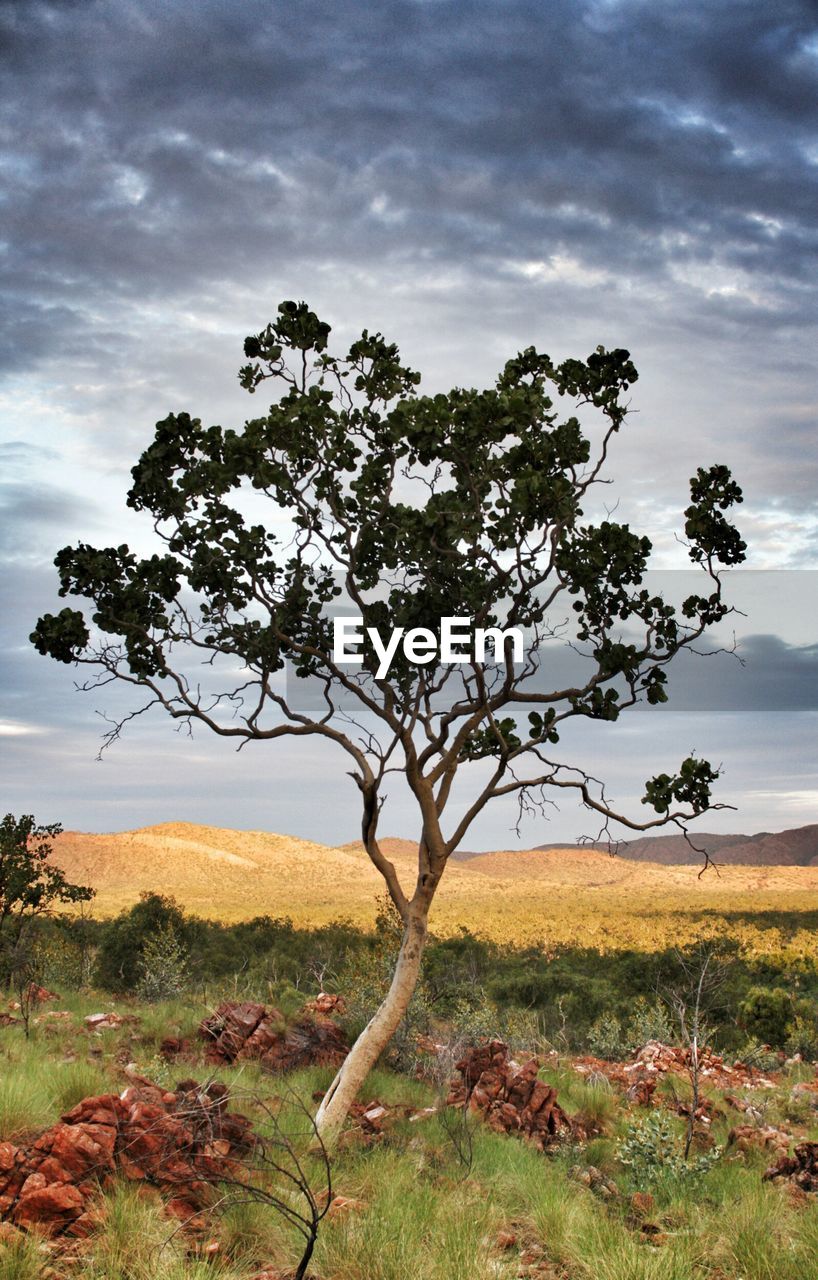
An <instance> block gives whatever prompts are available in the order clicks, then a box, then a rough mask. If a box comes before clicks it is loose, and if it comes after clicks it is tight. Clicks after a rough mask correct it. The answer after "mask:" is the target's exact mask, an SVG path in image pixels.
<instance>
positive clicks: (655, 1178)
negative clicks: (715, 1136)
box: [617, 1110, 721, 1188]
mask: <svg viewBox="0 0 818 1280" xmlns="http://www.w3.org/2000/svg"><path fill="white" fill-rule="evenodd" d="M720 1155H721V1151H720V1150H719V1149H718V1148H716V1147H714V1148H713V1149H712V1150H710V1151H705V1152H702V1153H700V1154H699V1155H696V1156H693V1157H691V1158H689V1159H687V1160H685V1158H684V1154H683V1149H682V1144H681V1142H680V1139H679V1136H678V1134H677V1133H676V1132H675V1130H674V1128H673V1126H672V1124H671V1121H670V1119H669V1117H668V1116H667V1115H665V1114H664V1112H662V1111H658V1110H657V1111H650V1112H648V1114H647V1115H646V1116H642V1117H640V1118H639V1119H638V1120H634V1121H633V1122H632V1123H631V1124H630V1125H629V1126H628V1128H627V1131H626V1133H625V1136H624V1137H623V1139H622V1140H621V1142H620V1143H619V1146H618V1149H617V1156H618V1158H619V1163H620V1164H623V1165H624V1166H625V1168H626V1169H629V1170H630V1172H631V1177H632V1178H633V1181H634V1182H635V1184H636V1185H637V1187H640V1188H641V1187H646V1186H652V1185H654V1184H656V1183H658V1182H661V1181H663V1180H666V1179H670V1180H672V1181H677V1182H688V1183H689V1182H697V1181H698V1180H699V1179H701V1178H702V1177H703V1176H704V1175H705V1174H706V1173H707V1172H708V1171H709V1170H710V1169H712V1167H713V1165H714V1164H715V1163H716V1161H717V1160H718V1159H719V1157H720Z"/></svg>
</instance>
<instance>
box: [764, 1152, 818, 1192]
mask: <svg viewBox="0 0 818 1280" xmlns="http://www.w3.org/2000/svg"><path fill="white" fill-rule="evenodd" d="M762 1178H763V1179H764V1181H765V1182H772V1181H774V1180H775V1179H776V1178H787V1179H788V1180H789V1181H790V1182H792V1183H794V1185H795V1186H796V1187H799V1188H800V1189H801V1191H813V1192H818V1142H799V1143H798V1145H797V1146H796V1148H795V1150H794V1151H793V1153H792V1155H791V1156H788V1155H781V1156H779V1158H778V1160H777V1161H776V1162H775V1164H774V1165H771V1166H770V1168H769V1169H766V1170H765V1171H764V1173H763V1174H762Z"/></svg>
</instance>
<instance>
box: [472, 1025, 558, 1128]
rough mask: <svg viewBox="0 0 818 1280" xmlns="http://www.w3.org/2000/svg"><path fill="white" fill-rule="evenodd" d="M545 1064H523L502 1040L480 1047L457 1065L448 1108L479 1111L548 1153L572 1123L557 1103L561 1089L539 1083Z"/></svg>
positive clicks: (492, 1124) (495, 1124) (493, 1123)
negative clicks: (552, 1143)
mask: <svg viewBox="0 0 818 1280" xmlns="http://www.w3.org/2000/svg"><path fill="white" fill-rule="evenodd" d="M539 1069H540V1064H539V1061H538V1060H537V1059H536V1058H530V1059H529V1060H528V1061H527V1062H525V1063H523V1064H522V1065H520V1064H519V1063H517V1062H514V1061H513V1060H512V1059H511V1058H510V1057H509V1051H508V1046H507V1045H505V1044H503V1043H502V1041H500V1040H492V1041H490V1042H489V1043H488V1044H483V1045H478V1046H477V1047H476V1048H474V1049H471V1050H470V1051H469V1052H468V1053H467V1054H466V1056H465V1057H464V1058H462V1059H461V1060H460V1062H458V1063H456V1064H455V1070H456V1071H457V1072H458V1074H459V1077H460V1078H459V1079H458V1078H457V1077H455V1079H454V1080H453V1081H452V1083H451V1087H450V1090H449V1096H448V1098H447V1103H448V1104H449V1105H450V1106H459V1107H468V1108H469V1109H470V1110H471V1111H476V1112H479V1113H480V1114H481V1115H482V1116H483V1117H484V1118H485V1120H486V1122H487V1123H488V1125H489V1126H490V1127H491V1128H492V1129H495V1130H496V1131H498V1132H500V1133H519V1134H522V1135H524V1136H525V1137H526V1138H529V1139H530V1140H531V1141H532V1142H533V1143H534V1144H535V1145H536V1146H538V1147H540V1148H544V1147H545V1146H547V1145H548V1144H549V1143H551V1142H553V1141H554V1140H555V1138H557V1137H558V1135H559V1134H560V1133H562V1132H570V1130H571V1122H570V1121H569V1119H568V1117H567V1115H566V1114H565V1112H564V1111H563V1109H562V1107H561V1106H560V1105H559V1103H558V1102H557V1093H556V1090H555V1089H553V1088H552V1087H551V1085H549V1084H546V1083H545V1081H544V1080H540V1079H539Z"/></svg>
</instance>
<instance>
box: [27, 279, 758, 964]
mask: <svg viewBox="0 0 818 1280" xmlns="http://www.w3.org/2000/svg"><path fill="white" fill-rule="evenodd" d="M329 336H330V328H329V325H327V324H326V323H324V322H323V321H321V320H320V319H319V318H318V316H317V315H316V314H315V313H314V312H313V311H311V310H310V308H309V307H308V306H307V305H306V303H303V302H299V303H295V302H283V303H282V304H281V305H280V306H279V309H278V314H277V318H276V319H275V321H274V322H273V323H271V324H269V325H268V326H267V327H266V328H265V329H264V330H263V331H262V332H260V333H258V334H256V335H254V336H252V337H249V338H248V339H247V340H246V342H245V355H246V358H247V361H248V363H246V364H245V365H244V367H243V368H242V369H241V371H240V375H239V376H240V381H241V384H242V386H243V387H245V388H246V390H247V391H248V392H250V393H251V394H255V393H257V392H259V391H260V390H261V389H262V388H263V387H264V386H265V385H268V384H269V385H272V386H273V387H274V388H277V390H278V398H277V399H276V400H274V402H273V403H272V404H271V405H270V406H269V408H267V409H266V411H264V412H262V413H261V414H260V415H259V416H258V417H254V418H250V419H249V420H248V421H247V422H246V423H245V425H244V427H243V428H242V429H240V430H234V429H232V428H227V429H225V428H222V427H221V426H209V427H207V426H204V425H203V424H202V421H201V420H200V419H199V418H196V417H192V416H190V414H188V413H184V412H183V413H174V414H170V415H169V416H168V417H167V418H165V419H164V420H163V421H161V422H159V423H158V424H157V426H156V431H155V435H154V439H153V441H152V443H151V444H150V445H149V446H148V447H147V449H146V450H145V451H144V453H143V454H142V456H141V458H140V460H139V461H138V463H137V464H136V466H135V467H134V469H133V472H132V475H133V485H132V488H131V490H130V493H129V495H128V505H129V506H130V507H131V508H133V509H134V510H136V511H143V512H145V513H146V514H147V515H148V516H149V517H150V518H151V519H152V521H153V525H154V528H155V531H156V534H157V535H158V537H159V539H160V540H161V543H162V546H161V548H160V549H159V550H158V551H157V552H156V553H154V554H152V555H149V556H143V557H140V556H137V555H136V554H135V553H134V552H133V551H131V550H130V548H129V547H128V546H126V545H121V546H117V547H105V548H101V549H97V548H94V547H92V546H89V545H86V544H81V545H79V546H77V547H66V548H64V549H63V550H62V551H60V552H59V554H58V555H57V558H56V565H57V568H58V571H59V577H60V594H61V595H63V596H70V597H78V598H80V599H81V600H83V599H84V600H86V601H90V602H91V606H92V608H91V612H90V617H86V615H85V613H84V612H83V611H82V610H80V609H76V608H70V607H68V608H64V609H62V611H61V612H59V613H57V614H46V615H45V616H44V617H42V618H41V619H40V620H39V622H38V623H37V626H36V628H35V631H34V633H33V635H32V640H33V643H34V644H35V646H36V647H37V649H38V650H39V651H40V652H41V653H43V654H50V655H51V656H52V657H54V658H56V659H58V660H59V661H61V662H65V663H78V664H80V665H85V666H90V667H91V668H93V669H94V671H95V674H94V675H93V676H92V677H91V679H90V680H89V681H88V682H87V683H86V686H85V687H87V688H95V687H100V686H104V685H106V684H108V683H110V682H111V681H114V680H118V681H122V682H126V683H128V684H130V685H132V686H134V687H135V688H137V689H142V690H144V691H145V692H146V694H147V698H146V701H145V702H144V703H143V704H142V705H141V706H140V707H138V708H137V709H136V710H134V711H133V712H130V713H129V714H128V715H127V716H125V717H124V718H120V719H119V720H117V721H116V722H115V723H113V725H112V727H111V729H110V733H109V735H108V737H109V740H113V739H115V738H116V737H117V736H118V735H119V733H120V730H121V728H122V725H123V724H124V723H125V721H126V720H129V719H131V718H133V716H134V715H138V714H141V712H142V711H143V710H146V709H148V708H149V707H152V706H158V707H161V708H163V709H164V710H165V711H166V712H167V713H168V714H169V715H170V716H171V717H173V718H174V719H175V720H177V721H181V722H183V723H185V722H186V723H188V724H194V723H196V722H199V723H202V724H204V725H206V726H207V727H208V728H210V729H211V730H213V731H214V732H215V733H217V734H219V735H221V736H222V737H224V738H227V739H234V740H236V741H237V742H238V743H239V744H242V743H244V742H247V741H253V740H257V741H261V740H273V739H277V738H287V737H292V736H299V737H300V736H306V735H312V734H315V735H320V736H321V737H322V738H324V739H326V740H328V741H329V742H331V743H333V744H335V745H336V746H337V747H338V748H340V749H341V751H342V752H344V753H345V754H346V756H347V758H348V760H349V761H350V762H351V768H350V772H351V774H352V776H353V778H354V780H355V783H356V784H357V786H358V788H359V790H360V793H361V798H362V802H363V815H362V837H363V841H364V845H365V848H366V850H367V852H368V854H369V856H370V858H371V859H372V861H373V862H374V863H375V865H376V866H377V867H378V868H379V870H380V871H381V873H382V874H383V876H384V878H385V880H386V883H387V886H388V889H389V893H390V895H391V897H392V899H393V901H394V903H395V905H396V907H397V909H398V911H399V912H400V914H401V916H402V918H403V920H404V923H405V924H406V927H407V930H410V925H411V924H412V922H413V921H414V926H413V927H416V928H417V929H418V930H419V931H420V934H423V931H424V929H425V917H426V913H427V912H428V907H429V903H430V902H431V899H432V897H433V895H434V892H435V889H436V887H437V884H438V882H439V880H440V877H441V875H442V873H443V871H444V868H445V865H446V861H447V859H448V858H449V856H450V855H451V853H452V852H453V851H454V850H456V849H457V847H458V846H459V845H460V843H461V842H462V840H463V838H464V836H465V834H466V832H467V831H468V830H469V828H470V826H471V824H472V823H473V822H474V821H475V819H476V818H477V817H478V816H479V814H480V813H481V812H482V810H483V808H484V807H485V805H486V804H487V803H488V802H489V801H491V800H494V799H497V798H498V797H509V796H511V797H515V798H516V799H517V802H518V805H519V807H520V810H521V811H522V812H525V811H533V812H537V811H541V806H542V805H544V804H545V803H547V797H549V796H553V795H554V794H559V793H560V792H564V791H568V792H569V793H574V794H577V795H578V796H579V797H580V799H581V801H582V803H583V804H584V805H585V806H587V808H588V809H589V810H591V811H592V812H593V813H594V814H595V815H596V817H597V819H598V822H599V825H600V827H601V828H602V830H608V828H609V824H611V823H612V822H613V823H620V824H623V825H625V826H627V827H630V828H631V829H636V830H640V831H641V830H647V829H650V828H652V827H655V826H659V825H662V824H665V823H668V822H672V823H676V824H677V825H680V826H682V827H683V829H686V824H687V822H688V821H689V820H690V819H692V818H694V817H696V816H697V815H698V814H700V813H702V812H704V811H705V810H706V809H707V808H708V807H711V806H712V798H711V787H712V784H713V782H714V780H715V779H716V777H717V776H718V770H717V769H714V768H713V767H712V766H711V765H710V764H709V762H708V761H706V760H701V759H696V758H694V757H689V758H687V759H686V760H684V761H683V762H681V764H680V765H679V767H678V769H677V770H676V771H675V772H673V773H669V772H663V773H660V774H657V775H656V776H654V777H653V778H651V779H648V780H647V782H646V785H645V791H644V796H643V804H645V805H646V806H647V807H648V809H649V810H652V816H647V817H644V818H643V819H642V820H641V821H637V820H635V819H634V818H633V817H630V816H629V815H627V814H624V813H621V812H619V811H618V810H617V809H615V808H614V807H613V806H612V805H611V804H610V803H609V801H608V799H607V797H606V793H605V788H604V785H603V783H602V782H601V781H598V780H596V779H594V778H593V777H592V776H591V775H590V774H589V773H588V772H587V771H586V769H585V768H584V767H583V765H582V763H576V764H575V763H569V762H567V761H566V760H564V759H561V758H558V757H559V753H558V752H557V751H555V747H557V746H558V744H559V740H560V733H561V730H562V726H563V725H564V724H565V722H566V721H569V720H571V719H576V718H580V717H581V718H584V719H590V720H595V721H613V720H616V719H617V718H618V717H619V716H620V715H621V714H622V713H623V711H625V710H626V709H627V708H629V707H632V706H634V705H635V704H636V703H638V702H646V703H648V704H653V705H655V704H660V703H662V702H664V701H666V699H667V691H666V688H665V684H666V674H665V670H666V667H667V666H668V664H669V663H670V662H671V661H672V660H673V658H674V657H675V656H676V655H677V654H678V653H679V652H680V651H681V650H682V649H684V648H687V647H689V646H691V645H692V644H694V643H695V641H696V640H697V639H698V638H699V637H701V636H702V634H703V633H704V632H705V630H706V629H707V628H708V627H710V626H712V625H713V624H715V623H717V622H719V621H720V620H721V619H722V618H723V617H724V616H725V615H726V614H727V613H728V612H729V606H728V605H727V603H726V602H725V601H724V599H723V595H722V577H721V572H722V570H723V569H724V568H725V567H727V566H732V565H736V564H738V563H740V562H741V561H742V560H743V558H744V552H745V544H744V542H743V541H742V539H741V538H740V536H739V534H738V533H737V531H736V530H735V528H734V527H733V525H732V524H731V523H730V521H729V518H728V516H729V511H730V508H731V507H732V506H733V505H734V504H735V503H738V502H740V501H741V498H742V495H741V491H740V489H739V487H738V486H737V484H736V483H735V482H734V481H733V479H732V477H731V475H730V472H729V470H728V469H727V467H726V466H724V465H722V464H719V463H716V464H712V465H709V466H707V467H700V468H699V469H698V470H697V472H696V475H695V476H694V477H693V478H692V480H691V484H690V498H689V504H688V505H687V507H686V509H685V511H684V534H685V538H686V541H687V546H688V552H689V556H690V560H691V562H692V563H693V565H695V566H697V567H698V568H699V569H700V570H701V575H702V588H701V590H700V591H697V592H695V593H693V594H691V595H689V596H688V597H687V598H686V599H685V600H684V601H683V603H682V605H681V607H680V608H679V609H677V608H675V607H674V606H673V605H671V604H670V603H668V602H667V601H666V600H665V599H664V598H663V597H662V596H661V595H659V594H656V593H654V592H652V591H651V590H650V589H649V588H648V586H647V585H646V584H645V581H644V577H645V572H646V569H647V567H648V560H649V556H650V552H651V543H650V540H649V539H648V538H647V537H645V536H642V535H639V534H638V533H636V532H634V531H633V530H632V529H631V528H630V526H629V525H628V524H627V523H620V522H617V521H616V520H614V519H613V518H612V517H611V516H607V517H606V518H604V519H598V520H594V519H592V518H590V517H588V516H586V515H585V510H584V508H585V507H586V506H587V505H588V504H589V503H590V502H591V498H592V491H593V490H594V488H595V486H597V485H599V484H601V483H603V482H605V474H604V473H605V467H606V463H607V459H608V453H609V448H610V446H611V444H612V442H613V438H614V437H615V436H616V434H617V433H618V432H619V431H620V430H621V428H622V427H623V425H624V423H625V420H626V416H627V412H628V403H627V397H628V393H629V391H630V388H631V387H632V386H633V384H634V383H635V382H636V380H637V373H636V369H635V368H634V365H633V363H632V361H631V358H630V354H629V352H628V351H625V350H622V349H616V350H612V351H607V350H605V349H604V348H602V347H598V348H597V349H596V350H595V351H594V352H592V353H591V355H589V356H588V358H587V360H578V359H569V360H565V361H563V362H562V363H560V364H555V363H554V362H553V361H552V360H551V359H550V358H549V357H548V356H547V355H545V354H542V353H540V352H538V351H537V350H535V348H534V347H528V348H526V349H525V350H524V351H522V352H520V353H519V354H518V355H517V356H516V357H515V358H514V359H511V360H509V361H508V362H507V363H506V365H505V367H504V368H503V370H502V371H501V373H500V375H499V376H498V377H497V379H496V381H495V383H494V385H493V386H490V387H488V388H485V389H482V390H477V389H468V388H461V387H455V388H453V389H452V390H450V391H449V392H448V393H446V394H443V393H439V394H435V395H421V394H420V393H419V392H418V389H417V388H418V384H419V381H420V375H419V374H418V373H416V372H414V371H413V370H412V369H410V368H409V367H408V366H407V365H405V364H403V363H402V361H401V358H400V354H399V352H398V348H397V347H396V346H395V345H394V344H392V343H389V342H387V341H386V339H385V338H384V337H383V336H382V335H381V334H380V333H370V332H368V331H367V330H364V332H363V333H362V335H361V337H360V338H359V339H358V340H357V341H355V342H353V343H352V345H351V346H350V348H349V350H348V352H347V353H346V354H345V355H340V356H339V355H333V354H331V353H330V351H329V349H328V344H329ZM265 511H266V512H267V513H268V514H266V515H265V514H264V512H265ZM342 606H343V607H345V608H347V609H349V607H351V608H352V609H353V610H354V613H355V614H356V615H357V616H360V618H361V619H362V622H363V626H364V627H365V628H375V629H377V630H378V632H379V633H380V634H381V635H388V634H389V633H391V632H393V631H394V630H395V629H397V628H403V629H404V630H409V629H412V628H424V629H425V632H426V634H427V636H428V637H429V638H430V639H431V641H437V642H438V643H439V640H440V631H441V618H442V617H443V616H458V617H465V618H468V619H471V621H472V624H473V626H474V627H483V628H492V627H499V628H500V629H501V630H506V629H507V628H511V627H517V628H523V629H524V632H525V636H526V646H525V653H524V659H523V661H522V662H521V663H517V664H515V663H514V662H512V661H511V656H512V655H511V652H510V649H509V645H508V643H506V644H505V646H501V652H499V653H495V655H494V656H493V657H490V658H486V659H484V660H478V659H477V657H476V656H475V655H473V656H472V660H471V661H469V662H466V663H465V664H461V665H452V664H451V663H445V662H443V661H442V659H441V656H440V653H439V650H438V649H435V648H434V646H433V645H430V647H429V651H428V652H424V653H423V654H422V656H418V657H417V659H416V660H413V659H412V657H411V656H410V655H408V654H407V653H405V652H404V651H403V650H402V649H399V650H398V652H397V653H396V655H395V658H394V661H393V663H392V665H391V667H390V669H389V671H388V673H386V674H383V673H382V674H381V675H380V676H379V675H378V667H379V660H378V657H377V654H376V653H375V651H374V649H373V647H372V646H371V645H370V644H365V645H364V651H363V662H362V665H361V666H360V667H357V668H356V667H350V666H347V665H344V664H343V663H341V662H339V661H337V660H336V659H335V657H334V654H333V621H332V615H333V611H336V612H337V611H338V610H339V609H340V608H341V607H342ZM560 608H561V609H563V611H564V614H565V618H564V620H562V621H557V622H555V610H558V609H560ZM569 619H570V620H571V621H570V625H569V621H568V620H569ZM561 638H563V640H564V639H567V640H568V641H570V643H571V644H572V645H573V646H574V649H575V651H576V653H577V655H581V656H582V662H583V667H582V673H581V674H580V675H579V676H578V677H576V678H574V677H573V676H572V678H571V680H570V681H569V682H568V683H565V682H562V683H560V682H557V683H555V684H553V685H552V684H550V683H549V679H548V677H549V664H548V663H547V662H546V661H544V658H545V656H547V654H548V653H549V652H553V650H552V649H550V648H549V646H551V645H554V644H556V643H557V642H559V641H560V639H561ZM192 660H198V665H197V666H195V667H194V666H193V665H192ZM285 667H286V668H289V676H288V678H287V679H285V678H284V673H285ZM306 686H308V687H310V688H312V689H316V690H317V691H318V693H319V696H318V697H317V698H313V701H312V702H310V700H309V699H307V698H304V697H302V696H301V694H300V692H299V690H300V688H302V687H306ZM396 777H397V778H398V779H399V780H400V781H402V782H404V783H405V784H406V785H407V786H408V788H409V790H410V792H411V793H412V795H413V796H414V798H415V800H416V801H417V806H418V812H419V849H418V878H417V882H416V884H415V886H414V887H412V886H404V885H402V884H401V883H400V881H399V878H398V875H397V873H396V870H395V867H394V866H393V864H392V863H391V862H390V861H389V859H388V858H387V857H386V856H385V855H384V853H383V851H382V850H381V848H380V845H379V842H378V822H379V818H380V812H381V807H382V805H383V803H384V796H385V792H386V790H387V788H388V784H389V783H390V781H391V782H394V779H395V778H396ZM463 779H465V782H464V783H463V786H462V787H461V786H460V785H459V784H460V782H461V780H463ZM456 782H457V783H458V790H457V797H458V798H457V803H456V804H453V803H451V801H452V797H453V795H454V794H455V784H456ZM450 811H451V812H453V813H454V815H455V816H454V817H451V818H450V817H449V812H450ZM421 945H422V938H421Z"/></svg>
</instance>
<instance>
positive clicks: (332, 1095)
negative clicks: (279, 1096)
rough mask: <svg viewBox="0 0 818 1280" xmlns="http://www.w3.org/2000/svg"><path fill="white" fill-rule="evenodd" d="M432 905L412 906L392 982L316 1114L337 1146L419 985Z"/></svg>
mask: <svg viewBox="0 0 818 1280" xmlns="http://www.w3.org/2000/svg"><path fill="white" fill-rule="evenodd" d="M427 915H428V906H424V907H423V908H422V909H418V908H417V907H412V908H410V914H409V919H408V921H407V924H406V929H405V931H404V935H403V942H402V943H401V948H400V952H399V954H398V960H397V964H396V965H395V972H394V974H393V977H392V984H391V986H390V988H389V991H388V992H387V994H386V997H385V998H384V1000H383V1002H382V1004H381V1005H380V1007H379V1008H378V1010H377V1012H376V1013H375V1014H374V1015H373V1016H372V1017H371V1018H370V1020H369V1022H368V1023H367V1024H366V1026H365V1027H364V1029H363V1031H362V1032H361V1034H360V1035H359V1036H358V1039H357V1040H356V1041H355V1043H354V1045H353V1046H352V1048H351V1049H350V1051H349V1053H348V1055H347V1057H346V1058H345V1059H344V1062H343V1063H342V1064H341V1067H340V1068H339V1071H338V1074H337V1075H336V1077H335V1079H334V1080H333V1082H332V1084H331V1085H330V1087H329V1089H328V1090H327V1092H326V1094H325V1095H324V1098H323V1100H322V1102H321V1105H320V1107H319V1108H318V1111H317V1113H316V1116H315V1128H316V1131H317V1133H318V1136H319V1138H320V1139H321V1141H322V1143H323V1144H324V1146H325V1148H326V1149H327V1150H328V1151H331V1150H333V1148H334V1147H335V1144H336V1143H337V1141H338V1136H339V1134H340V1132H341V1130H342V1128H343V1126H344V1121H345V1120H346V1118H347V1115H348V1114H349V1109H350V1107H351V1106H352V1103H353V1102H354V1101H355V1098H356V1096H357V1094H358V1090H359V1089H360V1088H361V1086H362V1084H363V1083H364V1081H365V1080H366V1077H367V1076H368V1075H369V1072H370V1071H371V1070H372V1068H373V1067H374V1065H375V1063H376V1062H377V1060H378V1058H379V1057H380V1056H381V1054H382V1053H383V1051H384V1049H385V1048H386V1046H387V1045H388V1044H389V1041H390V1040H391V1039H392V1036H393V1035H394V1034H395V1031H396V1030H397V1028H398V1026H399V1024H400V1021H401V1018H402V1017H403V1015H404V1014H405V1013H406V1010H407V1009H408V1007H409V1001H410V1000H411V999H412V996H413V994H414V991H415V987H416V986H417V980H418V975H419V973H420V962H421V958H422V956H423V948H424V946H425V943H426V928H427V924H426V921H427Z"/></svg>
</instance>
